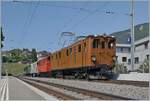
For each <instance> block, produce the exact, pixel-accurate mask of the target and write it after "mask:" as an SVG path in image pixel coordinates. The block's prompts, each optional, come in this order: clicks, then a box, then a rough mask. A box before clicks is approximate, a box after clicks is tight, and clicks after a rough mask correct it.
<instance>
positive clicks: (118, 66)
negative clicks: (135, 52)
mask: <svg viewBox="0 0 150 101" xmlns="http://www.w3.org/2000/svg"><path fill="white" fill-rule="evenodd" d="M114 72H115V73H128V70H127V67H126V66H124V64H123V63H121V64H116V65H115V68H114Z"/></svg>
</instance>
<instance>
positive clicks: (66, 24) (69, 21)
mask: <svg viewBox="0 0 150 101" xmlns="http://www.w3.org/2000/svg"><path fill="white" fill-rule="evenodd" d="M87 4H88V2H86V3H84V4H83V5H82V7H80V12H78V13H76V14H75V15H73V16H72V17H71V18H70V19H69V20H68V22H67V23H65V24H64V26H63V27H62V29H61V30H59V31H58V32H57V34H61V32H62V31H63V29H64V28H66V27H67V26H68V24H70V23H71V22H72V21H73V20H74V18H75V17H77V16H78V15H79V14H80V13H81V9H84V7H86V5H87ZM61 38H62V36H60V38H59V42H58V45H60V42H61Z"/></svg>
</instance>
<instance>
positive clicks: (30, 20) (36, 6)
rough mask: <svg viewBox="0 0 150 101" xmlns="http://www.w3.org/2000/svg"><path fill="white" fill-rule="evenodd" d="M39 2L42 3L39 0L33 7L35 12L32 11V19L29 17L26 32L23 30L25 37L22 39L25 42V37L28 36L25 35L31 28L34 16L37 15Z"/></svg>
mask: <svg viewBox="0 0 150 101" xmlns="http://www.w3.org/2000/svg"><path fill="white" fill-rule="evenodd" d="M39 3H40V1H38V2H37V3H36V5H35V7H34V8H33V12H32V14H31V17H30V19H29V23H28V25H27V29H26V30H24V32H23V34H24V37H23V39H22V42H24V39H25V38H26V37H25V36H26V35H27V33H28V30H29V28H30V26H31V23H32V20H33V17H34V15H35V13H36V10H37V8H38V6H39Z"/></svg>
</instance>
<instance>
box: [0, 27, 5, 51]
mask: <svg viewBox="0 0 150 101" xmlns="http://www.w3.org/2000/svg"><path fill="white" fill-rule="evenodd" d="M4 38H5V37H4V35H3V30H2V27H1V48H3V43H2V41H4Z"/></svg>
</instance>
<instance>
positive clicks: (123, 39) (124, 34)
mask: <svg viewBox="0 0 150 101" xmlns="http://www.w3.org/2000/svg"><path fill="white" fill-rule="evenodd" d="M134 28H135V41H137V40H140V39H142V38H145V37H147V36H148V35H149V23H143V24H138V25H136V26H135V27H134ZM110 35H112V36H115V37H116V39H117V43H119V44H129V42H128V38H129V37H130V29H127V30H124V31H119V32H114V33H112V34H110Z"/></svg>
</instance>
